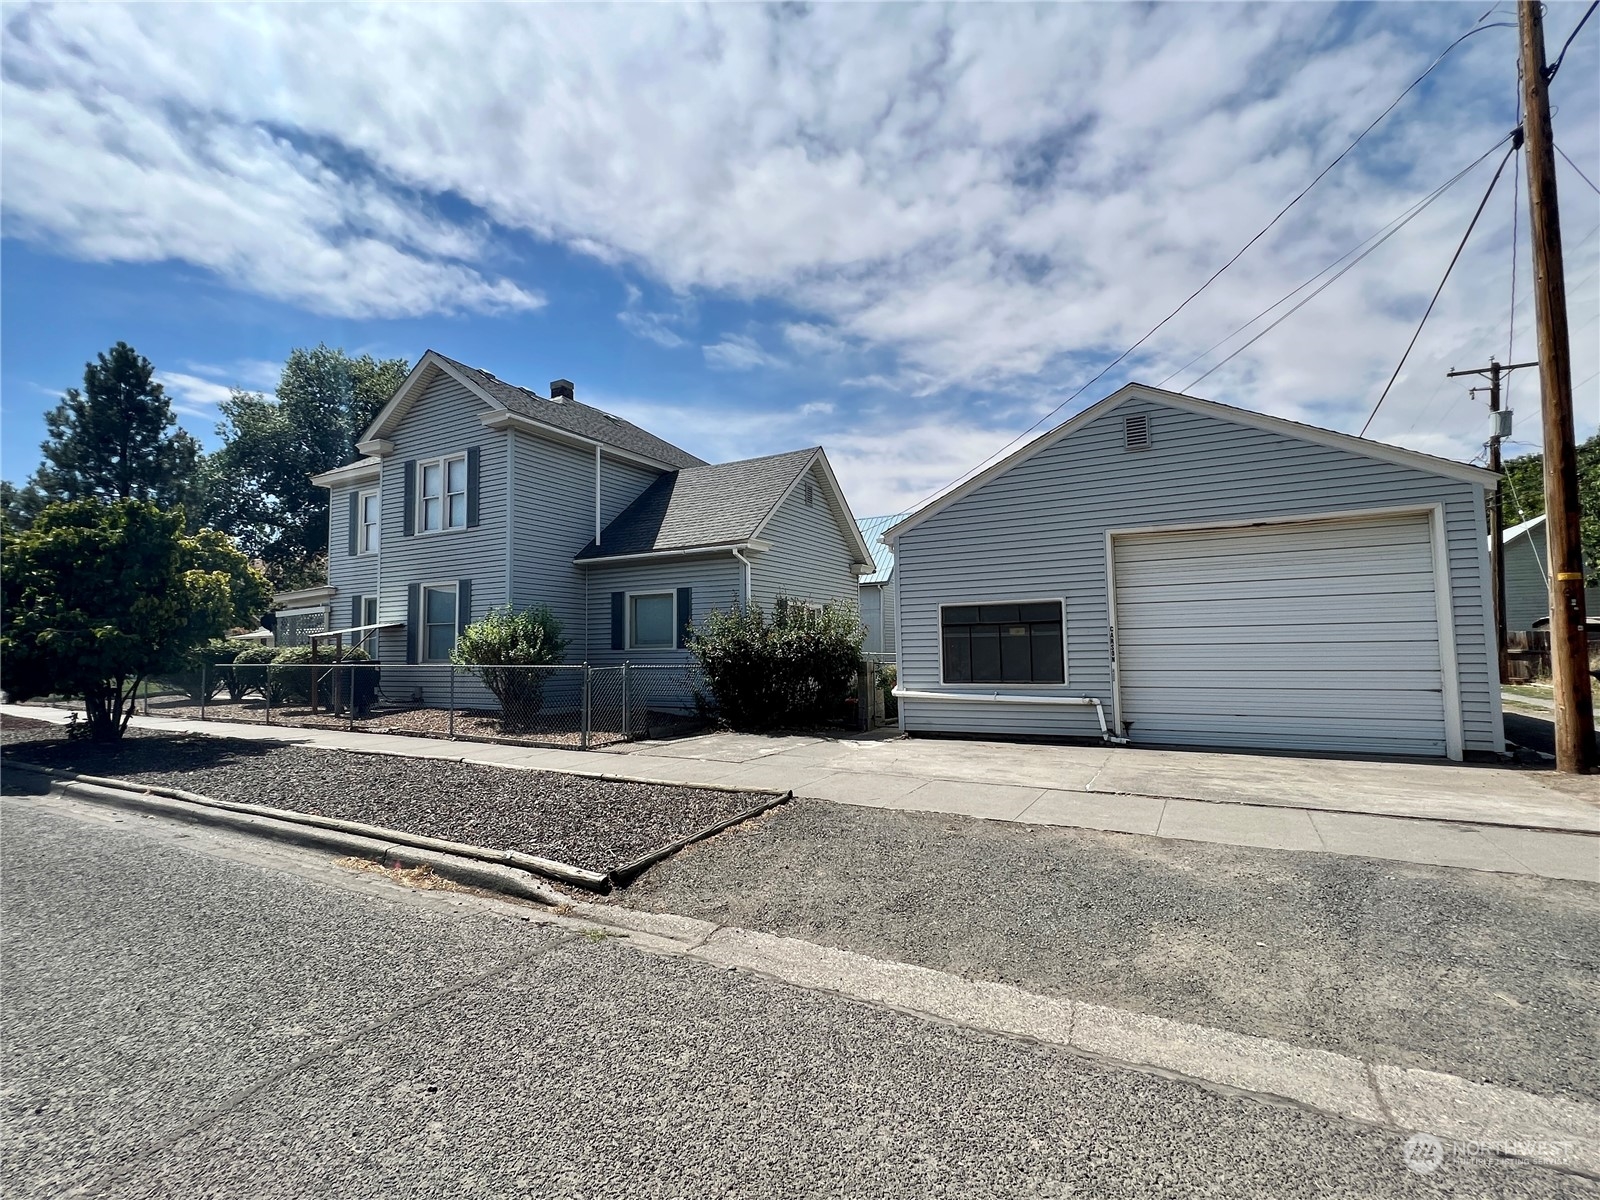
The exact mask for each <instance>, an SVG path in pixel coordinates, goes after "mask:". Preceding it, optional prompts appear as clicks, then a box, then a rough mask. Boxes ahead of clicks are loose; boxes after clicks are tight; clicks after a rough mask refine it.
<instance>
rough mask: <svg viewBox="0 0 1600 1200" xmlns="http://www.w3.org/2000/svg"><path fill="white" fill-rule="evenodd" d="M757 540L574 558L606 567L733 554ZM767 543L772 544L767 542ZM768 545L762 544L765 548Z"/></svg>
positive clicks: (583, 564)
mask: <svg viewBox="0 0 1600 1200" xmlns="http://www.w3.org/2000/svg"><path fill="white" fill-rule="evenodd" d="M756 545H757V543H755V542H722V543H719V544H718V545H715V546H687V547H685V548H683V549H682V550H644V551H641V552H640V553H638V554H611V555H607V556H605V557H603V558H574V559H573V560H572V565H573V566H575V567H606V566H610V565H611V564H612V563H634V562H648V561H650V560H651V559H663V558H692V557H693V556H694V555H697V554H700V555H711V554H732V553H733V552H734V551H735V550H752V549H755V548H756ZM766 545H771V543H770V542H769V543H767V544H766ZM765 548H766V546H762V549H765Z"/></svg>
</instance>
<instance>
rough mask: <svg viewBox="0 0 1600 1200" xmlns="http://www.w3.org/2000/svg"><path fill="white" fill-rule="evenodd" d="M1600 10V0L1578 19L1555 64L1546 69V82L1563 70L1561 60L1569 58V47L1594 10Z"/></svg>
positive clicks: (1562, 45) (1562, 44)
mask: <svg viewBox="0 0 1600 1200" xmlns="http://www.w3.org/2000/svg"><path fill="white" fill-rule="evenodd" d="M1596 8H1600V0H1595V2H1594V3H1593V4H1591V5H1589V7H1588V9H1586V10H1585V12H1584V14H1583V16H1581V17H1579V18H1578V23H1577V24H1576V25H1574V26H1573V27H1572V32H1571V33H1569V34H1567V40H1566V41H1564V42H1562V43H1561V53H1560V54H1558V55H1556V60H1555V62H1553V63H1551V64H1550V65H1549V66H1548V67H1546V68H1545V72H1544V81H1545V82H1546V83H1549V82H1550V81H1551V80H1552V79H1554V78H1555V77H1556V72H1557V71H1559V70H1561V60H1562V59H1564V58H1565V57H1566V56H1567V47H1568V46H1570V45H1572V39H1573V38H1575V37H1577V36H1578V30H1580V29H1582V28H1583V25H1584V22H1585V21H1587V20H1588V19H1589V18H1590V17H1592V16H1593V15H1594V10H1595V9H1596Z"/></svg>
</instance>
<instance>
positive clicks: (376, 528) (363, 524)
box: [356, 488, 383, 558]
mask: <svg viewBox="0 0 1600 1200" xmlns="http://www.w3.org/2000/svg"><path fill="white" fill-rule="evenodd" d="M369 498H370V499H371V500H372V501H373V502H374V504H375V506H376V508H377V510H378V511H377V514H376V518H377V519H376V520H374V521H373V522H372V545H370V546H367V545H364V543H365V542H366V540H367V500H368V499H369ZM382 541H383V499H382V493H381V492H380V491H379V490H378V489H377V488H365V489H363V490H361V491H359V492H357V493H356V557H357V558H372V557H374V556H375V555H376V554H377V553H378V547H379V545H380V544H381V543H382Z"/></svg>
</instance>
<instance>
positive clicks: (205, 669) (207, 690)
mask: <svg viewBox="0 0 1600 1200" xmlns="http://www.w3.org/2000/svg"><path fill="white" fill-rule="evenodd" d="M210 675H211V664H210V663H201V664H200V719H201V720H202V721H204V720H205V719H206V700H207V699H208V698H209V697H210V695H211V687H210V685H209V679H210Z"/></svg>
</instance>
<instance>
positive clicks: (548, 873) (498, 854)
mask: <svg viewBox="0 0 1600 1200" xmlns="http://www.w3.org/2000/svg"><path fill="white" fill-rule="evenodd" d="M6 766H7V767H8V768H10V769H12V770H23V771H29V772H32V773H34V774H38V775H44V776H46V777H48V778H50V779H56V780H68V781H72V782H77V783H85V784H94V785H97V786H99V787H102V788H107V789H113V790H120V791H125V792H133V793H144V794H148V795H153V796H164V797H166V798H168V799H171V800H179V801H182V802H184V803H186V804H195V805H200V806H202V807H205V808H214V809H219V810H221V811H223V812H231V813H240V814H243V815H246V816H252V817H265V818H267V819H269V820H273V821H277V822H280V823H284V824H290V825H309V826H313V827H315V828H318V829H328V830H333V831H336V832H339V833H347V834H352V835H354V836H355V837H359V838H368V839H372V840H374V841H381V842H383V843H384V844H385V845H393V846H407V847H410V848H412V849H414V850H427V851H431V852H433V853H436V854H450V855H456V856H458V857H460V858H469V859H477V860H479V861H481V862H487V863H493V864H496V865H498V866H505V867H514V868H517V869H519V870H523V871H528V872H530V873H532V874H535V875H543V876H545V877H546V878H549V879H556V880H559V881H560V882H562V883H570V884H575V885H577V886H578V887H582V888H587V889H589V890H590V891H598V892H605V891H610V889H611V878H610V875H609V874H605V873H602V872H599V871H588V870H585V869H583V868H582V867H573V866H568V865H567V864H566V863H563V862H556V861H555V860H554V859H549V858H539V857H537V856H536V855H532V854H521V853H518V852H517V851H515V850H490V849H488V848H487V847H484V846H473V845H469V844H467V843H465V842H451V841H446V840H444V839H442V838H430V837H425V836H423V835H421V834H414V833H406V832H405V831H403V830H396V829H385V828H383V827H381V826H378V825H367V824H364V823H363V822H361V821H343V820H339V819H337V818H335V817H322V816H317V815H316V814H313V813H301V812H294V811H293V810H291V809H284V808H270V807H268V806H266V805H264V804H243V803H240V802H238V801H233V800H216V799H213V798H212V797H210V796H202V795H200V794H199V793H198V792H186V791H184V790H183V789H182V788H170V787H164V786H161V785H159V784H144V783H137V782H134V781H132V780H128V779H110V778H106V777H104V776H99V775H85V774H82V773H80V772H77V771H63V770H59V769H57V768H54V767H40V766H35V765H34V764H32V763H22V762H16V761H14V760H12V759H7V760H6Z"/></svg>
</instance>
